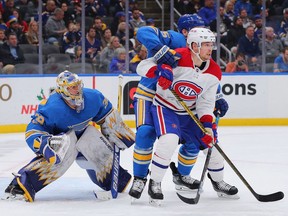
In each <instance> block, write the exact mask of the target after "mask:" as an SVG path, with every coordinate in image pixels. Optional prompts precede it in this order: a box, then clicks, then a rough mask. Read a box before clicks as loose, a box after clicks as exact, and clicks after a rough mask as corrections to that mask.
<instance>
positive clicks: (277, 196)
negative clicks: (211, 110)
mask: <svg viewBox="0 0 288 216" xmlns="http://www.w3.org/2000/svg"><path fill="white" fill-rule="evenodd" d="M170 91H171V92H172V94H173V95H174V96H175V98H176V99H177V100H178V101H179V103H180V104H181V106H182V107H183V108H184V109H185V110H186V112H187V113H188V114H189V115H190V117H191V118H192V119H193V120H194V121H195V123H196V124H197V125H198V126H199V128H200V129H201V130H202V131H203V132H204V133H205V132H206V130H205V128H204V127H203V125H202V123H201V122H200V121H199V119H198V118H196V116H195V115H194V114H193V112H192V111H191V110H190V109H189V108H188V106H187V105H186V103H185V102H184V101H183V100H182V98H180V97H179V95H178V94H177V93H176V92H175V91H174V90H173V89H171V90H170ZM214 147H215V148H216V149H217V150H218V151H219V153H220V154H221V155H222V157H223V158H224V159H225V160H226V162H227V163H228V164H229V165H230V167H231V168H232V169H233V171H234V172H235V173H236V174H237V175H238V177H239V178H240V179H241V180H242V182H243V183H244V184H245V186H246V187H247V188H248V189H249V190H250V192H251V193H252V194H253V196H254V197H255V198H256V199H257V200H258V201H260V202H274V201H278V200H281V199H283V198H284V193H283V192H282V191H278V192H275V193H272V194H267V195H261V194H258V193H256V192H255V190H254V189H253V188H252V187H251V186H250V184H249V183H248V182H247V180H246V179H245V178H244V177H243V175H242V174H241V173H240V172H239V170H238V169H237V168H236V167H235V165H234V164H233V163H232V161H231V160H230V159H229V158H228V156H227V155H226V154H225V153H224V151H223V150H222V149H221V147H220V146H219V145H218V144H217V143H216V144H214ZM178 196H179V195H178ZM179 198H180V197H179ZM184 198H185V197H184ZM180 199H181V198H180ZM181 200H182V199H181ZM189 200H191V199H189V198H185V199H183V200H182V201H183V202H186V203H188V204H193V203H190V202H191V201H189Z"/></svg>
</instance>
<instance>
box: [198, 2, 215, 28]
mask: <svg viewBox="0 0 288 216" xmlns="http://www.w3.org/2000/svg"><path fill="white" fill-rule="evenodd" d="M198 15H199V16H200V17H201V18H202V19H203V21H204V23H205V26H209V25H210V23H211V22H212V21H213V20H214V19H216V7H215V4H214V0H205V1H204V7H202V8H201V9H200V10H199V11H198Z"/></svg>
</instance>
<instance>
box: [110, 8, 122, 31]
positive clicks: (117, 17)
mask: <svg viewBox="0 0 288 216" xmlns="http://www.w3.org/2000/svg"><path fill="white" fill-rule="evenodd" d="M121 22H125V13H124V12H123V11H120V12H118V13H116V14H115V16H114V18H113V20H112V22H111V23H110V29H111V32H112V35H113V36H115V34H116V32H117V29H118V25H119V23H121Z"/></svg>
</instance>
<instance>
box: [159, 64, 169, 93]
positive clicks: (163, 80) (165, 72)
mask: <svg viewBox="0 0 288 216" xmlns="http://www.w3.org/2000/svg"><path fill="white" fill-rule="evenodd" d="M157 69H158V71H159V79H158V84H159V85H160V86H161V87H162V89H163V90H166V89H168V88H170V86H171V85H172V81H173V72H172V68H171V67H170V66H169V65H165V64H162V65H158V66H157Z"/></svg>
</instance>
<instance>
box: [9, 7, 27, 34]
mask: <svg viewBox="0 0 288 216" xmlns="http://www.w3.org/2000/svg"><path fill="white" fill-rule="evenodd" d="M12 15H13V16H15V17H16V19H17V20H18V24H19V26H18V27H19V28H21V30H22V32H23V33H24V34H25V33H26V32H27V31H28V24H27V22H26V21H25V20H23V19H22V17H21V14H20V12H19V10H18V9H13V10H12ZM7 27H8V28H9V24H7Z"/></svg>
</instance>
